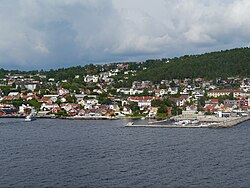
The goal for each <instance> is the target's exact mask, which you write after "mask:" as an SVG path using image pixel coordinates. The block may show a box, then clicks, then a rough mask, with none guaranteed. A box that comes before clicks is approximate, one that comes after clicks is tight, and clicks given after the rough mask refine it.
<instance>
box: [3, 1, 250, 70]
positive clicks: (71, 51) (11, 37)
mask: <svg viewBox="0 0 250 188" xmlns="http://www.w3.org/2000/svg"><path fill="white" fill-rule="evenodd" d="M249 10H250V1H249V0H220V1H218V0H1V3H0V68H5V69H20V70H34V69H45V70H48V69H55V68H62V67H70V66H77V65H82V66H84V65H85V64H90V63H93V64H101V63H111V62H127V61H145V60H147V59H156V58H158V59H161V58H169V57H170V58H171V57H178V56H181V55H186V54H200V53H204V52H211V51H220V50H225V49H231V48H236V47H246V46H249V44H250V13H249Z"/></svg>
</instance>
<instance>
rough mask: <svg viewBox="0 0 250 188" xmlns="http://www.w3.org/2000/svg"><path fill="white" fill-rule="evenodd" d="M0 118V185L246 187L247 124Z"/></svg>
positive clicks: (249, 174)
mask: <svg viewBox="0 0 250 188" xmlns="http://www.w3.org/2000/svg"><path fill="white" fill-rule="evenodd" d="M125 124H126V121H119V120H114V121H86V120H84V121H77V120H76V121H69V120H49V119H38V120H36V121H33V122H23V120H21V119H0V187H249V186H250V122H246V123H243V124H241V125H240V126H238V127H235V128H231V129H150V128H124V127H123V125H125Z"/></svg>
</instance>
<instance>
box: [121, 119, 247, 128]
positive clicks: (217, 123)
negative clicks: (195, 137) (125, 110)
mask: <svg viewBox="0 0 250 188" xmlns="http://www.w3.org/2000/svg"><path fill="white" fill-rule="evenodd" d="M222 120H223V121H222ZM248 120H250V116H246V117H237V118H225V119H217V120H214V121H211V119H209V120H205V119H203V121H200V122H201V124H199V125H193V124H188V125H171V124H169V125H152V124H144V125H136V124H133V122H129V123H128V124H127V125H125V127H144V128H231V127H234V126H237V125H239V124H240V123H243V122H245V121H248Z"/></svg>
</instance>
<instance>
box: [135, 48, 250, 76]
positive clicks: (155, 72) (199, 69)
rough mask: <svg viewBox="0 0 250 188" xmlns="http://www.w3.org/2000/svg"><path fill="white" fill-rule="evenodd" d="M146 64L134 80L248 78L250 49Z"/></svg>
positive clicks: (238, 49) (187, 56)
mask: <svg viewBox="0 0 250 188" xmlns="http://www.w3.org/2000/svg"><path fill="white" fill-rule="evenodd" d="M154 62H156V64H155V65H154ZM145 63H146V64H147V61H146V62H145ZM148 64H150V66H148V69H147V70H144V71H141V72H140V73H139V74H138V75H137V77H136V79H138V80H153V81H160V80H163V79H171V78H197V77H205V78H218V77H230V76H240V77H246V76H250V48H237V49H232V50H225V51H220V52H211V53H206V54H202V55H186V56H182V57H179V58H173V59H162V60H150V62H148Z"/></svg>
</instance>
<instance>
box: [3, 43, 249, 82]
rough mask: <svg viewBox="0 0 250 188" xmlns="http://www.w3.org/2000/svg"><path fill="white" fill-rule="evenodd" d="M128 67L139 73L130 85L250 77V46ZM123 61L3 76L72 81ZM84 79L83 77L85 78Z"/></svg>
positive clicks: (15, 71)
mask: <svg viewBox="0 0 250 188" xmlns="http://www.w3.org/2000/svg"><path fill="white" fill-rule="evenodd" d="M125 64H126V65H127V66H125V67H126V69H124V71H126V70H136V71H137V72H136V76H134V75H132V74H130V75H126V77H127V76H128V79H127V80H126V82H124V83H126V84H127V85H129V84H131V83H132V82H133V81H135V80H138V81H142V80H151V81H154V82H159V81H161V80H165V79H174V78H180V79H181V78H198V77H202V78H209V79H213V78H219V77H221V78H225V77H232V76H239V77H250V48H237V49H232V50H225V51H220V52H211V53H206V54H201V55H185V56H182V57H178V58H177V57H176V58H165V59H158V60H157V59H156V60H147V61H145V62H143V63H136V62H130V63H124V65H125ZM120 65H121V63H112V64H103V65H93V64H89V65H85V66H77V67H69V68H60V69H57V70H52V69H51V70H49V71H43V70H40V71H39V70H34V71H27V72H26V71H19V70H12V71H8V70H4V69H0V78H4V77H5V75H6V74H8V73H11V74H24V75H37V74H42V75H46V76H47V78H55V80H56V81H61V80H69V81H72V80H73V79H74V78H75V76H76V75H79V77H80V78H83V76H86V75H97V74H99V73H101V72H105V71H110V70H113V69H116V68H117V67H119V66H120ZM123 77H124V74H122V73H119V74H118V75H117V76H114V78H115V80H121V79H123ZM81 80H82V79H81Z"/></svg>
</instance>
